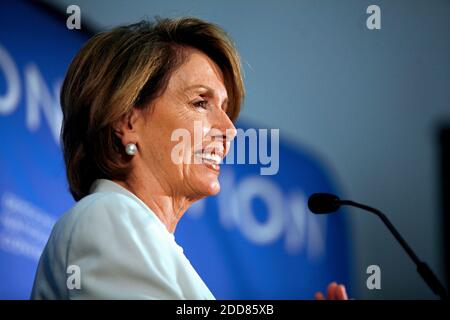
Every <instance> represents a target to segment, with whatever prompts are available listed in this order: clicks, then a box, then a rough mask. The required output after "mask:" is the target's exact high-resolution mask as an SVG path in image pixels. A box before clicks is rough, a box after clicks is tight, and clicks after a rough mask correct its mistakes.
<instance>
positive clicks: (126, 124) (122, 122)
mask: <svg viewBox="0 0 450 320" xmlns="http://www.w3.org/2000/svg"><path fill="white" fill-rule="evenodd" d="M138 120H139V110H137V109H136V108H133V109H132V110H131V111H130V112H128V113H127V114H125V115H123V116H122V117H121V118H120V119H119V120H117V121H116V122H115V123H114V124H113V130H114V133H115V135H116V136H117V137H118V138H119V139H120V140H121V141H122V144H123V145H124V146H125V145H127V144H128V143H135V144H136V143H137V142H138V132H137V128H138Z"/></svg>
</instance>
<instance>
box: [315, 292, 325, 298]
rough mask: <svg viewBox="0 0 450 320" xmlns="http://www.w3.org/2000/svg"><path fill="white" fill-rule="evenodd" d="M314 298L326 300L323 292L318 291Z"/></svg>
mask: <svg viewBox="0 0 450 320" xmlns="http://www.w3.org/2000/svg"><path fill="white" fill-rule="evenodd" d="M314 298H315V299H316V300H325V296H324V295H323V293H322V292H316V294H315V296H314Z"/></svg>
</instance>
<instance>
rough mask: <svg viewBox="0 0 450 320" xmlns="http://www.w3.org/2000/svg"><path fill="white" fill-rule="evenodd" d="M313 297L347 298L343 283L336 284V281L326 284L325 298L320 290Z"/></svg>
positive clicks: (319, 298) (317, 298) (318, 298)
mask: <svg viewBox="0 0 450 320" xmlns="http://www.w3.org/2000/svg"><path fill="white" fill-rule="evenodd" d="M315 298H316V300H348V297H347V292H346V291H345V287H344V285H342V284H339V285H338V284H337V283H336V282H332V283H330V284H329V285H328V288H327V297H326V298H325V296H324V295H323V293H322V292H316V295H315Z"/></svg>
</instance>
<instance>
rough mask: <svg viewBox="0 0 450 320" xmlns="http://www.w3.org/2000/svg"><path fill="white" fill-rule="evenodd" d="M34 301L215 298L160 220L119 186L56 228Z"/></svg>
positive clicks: (80, 205)
mask: <svg viewBox="0 0 450 320" xmlns="http://www.w3.org/2000/svg"><path fill="white" fill-rule="evenodd" d="M31 298H32V299H214V296H213V295H212V293H211V291H210V290H209V289H208V287H207V286H206V285H205V283H204V282H203V281H202V279H201V278H200V276H199V275H198V274H197V272H196V271H195V270H194V268H193V267H192V265H191V263H190V262H189V260H188V259H187V258H186V256H185V255H184V253H183V249H182V248H181V247H180V246H179V245H178V244H177V243H176V242H175V237H174V235H173V234H172V233H170V232H169V231H168V230H167V228H166V227H165V225H164V224H163V223H162V222H161V221H160V220H159V218H158V217H157V216H156V215H155V213H154V212H152V211H151V210H150V209H149V208H148V207H147V206H146V205H145V204H144V202H142V201H141V200H140V199H139V198H138V197H136V196H135V195H134V194H133V193H131V192H130V191H128V190H126V189H125V188H123V187H121V186H120V185H118V184H116V183H114V182H112V181H110V180H105V179H100V180H96V181H95V183H94V184H93V186H92V188H91V194H90V195H89V196H86V197H84V198H83V199H81V200H80V201H79V202H77V203H76V204H75V206H74V207H72V208H71V209H70V210H69V211H68V212H67V213H65V214H64V215H63V216H62V217H61V218H60V219H59V220H58V222H57V223H56V224H55V226H54V227H53V230H52V233H51V235H50V238H49V240H48V243H47V245H46V246H45V249H44V251H43V253H42V255H41V258H40V260H39V266H38V269H37V272H36V276H35V280H34V286H33V291H32V293H31Z"/></svg>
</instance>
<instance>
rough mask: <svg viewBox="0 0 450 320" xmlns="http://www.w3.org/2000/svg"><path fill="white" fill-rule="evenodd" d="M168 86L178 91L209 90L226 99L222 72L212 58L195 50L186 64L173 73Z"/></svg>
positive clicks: (188, 56)
mask: <svg viewBox="0 0 450 320" xmlns="http://www.w3.org/2000/svg"><path fill="white" fill-rule="evenodd" d="M168 85H169V88H171V89H172V90H176V91H183V92H185V91H187V90H193V91H195V90H197V91H199V90H209V91H213V92H214V93H216V94H218V95H219V96H223V98H224V99H225V98H226V88H225V85H224V81H223V74H222V71H221V70H220V68H219V67H218V66H217V64H216V63H215V62H214V61H213V60H212V59H211V58H209V57H208V56H207V55H206V54H204V53H203V52H201V51H199V50H195V49H189V52H188V55H187V57H186V60H185V62H184V63H183V64H182V65H181V66H180V67H179V68H178V69H177V70H175V71H174V72H173V74H172V76H171V78H170V80H169V84H168Z"/></svg>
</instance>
